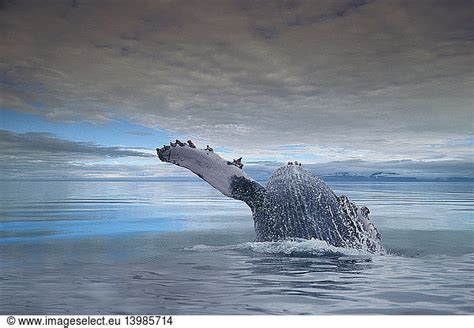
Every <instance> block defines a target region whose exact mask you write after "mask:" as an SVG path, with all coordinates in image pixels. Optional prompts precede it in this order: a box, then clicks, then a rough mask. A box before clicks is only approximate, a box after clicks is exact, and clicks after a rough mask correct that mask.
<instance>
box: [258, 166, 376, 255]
mask: <svg viewBox="0 0 474 328" xmlns="http://www.w3.org/2000/svg"><path fill="white" fill-rule="evenodd" d="M358 210H359V209H358V208H357V206H355V204H353V203H351V202H350V201H349V200H348V198H347V197H345V196H341V197H337V195H336V194H335V193H334V192H333V191H332V190H331V189H330V188H329V186H328V185H326V183H325V182H324V181H323V180H322V179H321V178H319V177H317V176H315V175H313V174H311V173H310V172H308V171H306V170H304V169H303V168H302V167H300V166H296V165H288V166H284V167H281V168H279V169H278V170H276V171H275V173H274V174H273V175H272V176H271V178H270V180H269V181H268V184H267V187H266V191H265V196H264V200H263V203H262V204H261V206H259V207H257V208H256V209H255V210H254V211H253V213H254V224H255V231H256V235H257V238H256V239H257V241H277V240H284V239H288V238H303V239H311V238H315V239H319V240H324V241H326V242H328V243H329V244H331V245H334V246H338V247H353V248H364V249H367V250H369V251H373V252H375V251H378V250H380V246H379V243H378V242H377V241H376V240H373V238H371V236H370V234H369V232H367V231H365V229H364V227H363V226H362V223H361V222H360V219H359V215H360V213H359V212H360V211H358ZM367 220H368V218H367ZM378 237H379V236H378Z"/></svg>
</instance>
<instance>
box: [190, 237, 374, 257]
mask: <svg viewBox="0 0 474 328" xmlns="http://www.w3.org/2000/svg"><path fill="white" fill-rule="evenodd" d="M184 250H186V251H196V252H216V251H227V250H236V251H242V250H243V251H246V250H247V251H252V252H255V253H265V254H280V255H288V256H299V257H301V256H307V257H317V256H364V257H365V256H370V257H371V256H374V254H371V253H369V252H368V251H366V250H362V249H355V248H343V247H336V246H332V245H329V244H328V243H327V242H325V241H322V240H318V239H310V240H307V239H291V240H284V241H272V242H246V243H242V244H237V245H225V246H208V245H195V246H193V247H188V248H185V249H184Z"/></svg>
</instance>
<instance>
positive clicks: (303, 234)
mask: <svg viewBox="0 0 474 328" xmlns="http://www.w3.org/2000/svg"><path fill="white" fill-rule="evenodd" d="M156 151H157V155H158V157H159V159H160V160H161V161H163V162H167V163H171V164H174V165H178V166H181V167H184V168H186V169H188V170H190V171H192V172H193V173H194V174H196V175H198V176H199V177H200V178H202V179H203V180H205V181H206V182H208V183H209V184H210V185H211V186H213V187H214V188H215V189H217V190H219V191H220V192H221V193H222V194H224V195H225V196H228V197H231V198H234V199H237V200H240V201H243V202H245V203H246V204H247V205H248V206H249V207H250V209H251V211H252V216H253V221H254V227H255V234H256V241H257V242H259V241H281V240H287V239H319V240H323V241H326V242H327V243H328V244H330V245H333V246H337V247H349V248H356V249H364V250H367V251H369V252H372V253H380V252H383V247H382V245H381V237H380V234H379V232H378V231H377V229H376V228H375V226H374V224H373V223H372V222H371V221H370V219H369V213H370V211H369V209H368V208H367V207H365V206H363V207H357V206H356V205H355V204H354V203H353V202H351V201H350V200H349V198H348V197H346V196H343V195H341V196H337V195H336V194H335V193H334V191H332V190H331V188H330V187H329V186H328V185H327V184H326V183H325V182H324V181H323V180H322V179H321V178H320V177H318V176H316V175H313V174H312V173H311V172H309V171H307V170H305V169H304V167H303V166H302V165H301V163H298V162H295V163H293V162H288V164H287V165H284V166H282V167H280V168H278V169H277V170H276V171H275V172H274V173H273V174H272V176H271V177H270V179H269V180H268V183H267V185H266V186H265V187H264V186H262V185H261V184H260V183H258V182H257V181H255V180H253V179H252V178H251V177H250V176H248V175H247V174H246V173H245V172H244V171H243V164H242V163H241V160H242V158H239V159H234V160H233V161H227V160H225V159H223V158H222V157H220V156H219V155H218V154H216V153H215V152H214V150H213V149H212V148H211V147H209V145H208V146H207V147H206V148H205V149H198V148H196V146H195V145H194V143H192V142H191V141H190V140H189V141H188V143H183V142H181V141H179V140H176V141H175V142H171V143H170V145H169V146H168V145H164V146H163V147H162V148H157V149H156Z"/></svg>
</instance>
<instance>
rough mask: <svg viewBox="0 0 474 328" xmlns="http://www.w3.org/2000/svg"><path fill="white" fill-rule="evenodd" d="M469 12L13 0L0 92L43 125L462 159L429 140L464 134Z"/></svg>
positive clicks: (341, 154) (380, 5)
mask: <svg viewBox="0 0 474 328" xmlns="http://www.w3.org/2000/svg"><path fill="white" fill-rule="evenodd" d="M471 9H472V3H471V2H470V1H417V2H414V1H411V2H410V1H408V2H407V1H388V2H386V1H337V2H335V1H317V2H316V1H257V2H256V1H207V2H186V1H183V2H168V1H146V0H143V1H100V2H97V1H78V2H76V4H75V5H74V6H72V5H70V3H69V2H64V1H48V2H43V1H21V0H19V1H15V2H14V3H6V4H4V5H3V10H2V11H0V28H1V29H2V31H5V32H3V34H2V42H1V44H0V86H1V91H0V97H1V98H2V107H4V108H10V109H13V110H16V111H22V112H33V113H40V114H42V115H45V116H46V117H47V118H49V119H50V120H56V121H68V122H70V121H82V120H86V121H89V122H93V123H98V122H99V123H102V122H107V121H110V120H113V119H115V118H124V119H127V120H129V121H130V122H132V123H135V124H141V125H144V126H147V127H150V128H162V129H166V130H168V131H174V132H175V133H176V134H178V135H186V136H189V137H192V138H193V140H194V139H197V140H198V141H200V142H202V143H213V146H221V147H223V146H226V147H231V148H232V149H234V150H235V151H236V152H241V153H250V154H253V155H258V154H260V156H263V154H265V155H268V156H272V155H275V154H277V153H278V152H280V150H278V149H274V148H272V147H275V146H278V145H284V144H307V145H310V149H309V150H314V151H320V152H323V153H326V154H328V155H327V156H329V154H330V153H331V154H333V155H334V156H337V158H339V159H351V158H353V157H354V156H355V157H359V158H366V159H371V160H372V159H373V160H380V159H385V160H389V159H405V158H410V159H413V160H427V159H430V158H431V157H432V156H433V154H434V153H436V154H435V155H436V156H444V158H445V159H450V160H461V159H462V160H466V159H467V156H468V155H467V154H466V152H465V149H464V150H459V151H458V149H454V148H450V149H447V148H446V149H445V150H444V151H441V150H439V149H438V150H433V147H432V146H431V145H432V144H446V143H447V142H448V141H449V140H452V139H462V138H467V137H468V136H469V135H470V134H472V132H473V131H472V119H473V117H472V89H473V81H472V77H473V71H472V67H474V62H473V58H474V56H473V49H474V47H473V38H472V14H471V12H472V10H471ZM421 17H422V18H421ZM38 104H41V106H39V105H38ZM254 157H256V156H254Z"/></svg>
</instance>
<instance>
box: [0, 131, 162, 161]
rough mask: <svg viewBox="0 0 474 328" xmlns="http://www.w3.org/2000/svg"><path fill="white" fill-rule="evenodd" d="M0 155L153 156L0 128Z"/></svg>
mask: <svg viewBox="0 0 474 328" xmlns="http://www.w3.org/2000/svg"><path fill="white" fill-rule="evenodd" d="M0 145H1V148H2V149H3V150H2V155H8V156H15V155H18V154H29V155H30V156H34V155H35V154H41V153H43V154H48V155H55V156H75V155H80V156H92V157H154V155H151V154H149V153H145V152H140V151H133V150H126V149H122V148H120V147H105V146H100V145H97V144H94V143H91V142H77V141H69V140H64V139H59V138H57V137H55V136H54V135H52V134H51V133H46V132H29V133H21V134H19V133H15V132H11V131H6V130H0Z"/></svg>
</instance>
